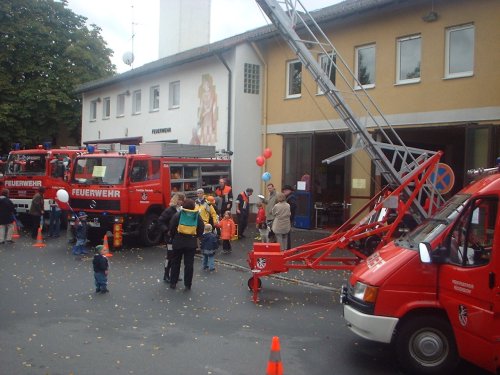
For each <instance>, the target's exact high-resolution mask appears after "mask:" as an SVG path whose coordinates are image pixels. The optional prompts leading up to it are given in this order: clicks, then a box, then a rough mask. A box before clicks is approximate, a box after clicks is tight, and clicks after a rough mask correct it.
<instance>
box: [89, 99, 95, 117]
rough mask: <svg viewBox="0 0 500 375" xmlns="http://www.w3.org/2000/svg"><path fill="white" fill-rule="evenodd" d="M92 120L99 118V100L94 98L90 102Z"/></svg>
mask: <svg viewBox="0 0 500 375" xmlns="http://www.w3.org/2000/svg"><path fill="white" fill-rule="evenodd" d="M89 120H90V121H95V120H97V100H92V101H91V102H90V116H89Z"/></svg>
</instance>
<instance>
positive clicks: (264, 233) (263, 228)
mask: <svg viewBox="0 0 500 375" xmlns="http://www.w3.org/2000/svg"><path fill="white" fill-rule="evenodd" d="M257 207H258V208H259V210H258V211H257V218H256V219H255V226H256V227H257V229H258V230H259V237H260V240H261V241H262V242H269V239H268V234H269V229H268V228H267V223H266V210H265V209H264V204H263V203H262V202H259V203H257ZM256 239H257V238H256Z"/></svg>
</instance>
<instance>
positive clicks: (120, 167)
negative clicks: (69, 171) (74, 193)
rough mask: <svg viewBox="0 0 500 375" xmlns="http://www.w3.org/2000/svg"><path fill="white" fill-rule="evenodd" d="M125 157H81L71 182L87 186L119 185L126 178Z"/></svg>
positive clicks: (76, 163) (78, 159) (76, 164)
mask: <svg viewBox="0 0 500 375" xmlns="http://www.w3.org/2000/svg"><path fill="white" fill-rule="evenodd" d="M125 164H126V160H125V158H124V157H106V156H100V157H80V158H77V159H76V162H75V168H74V170H73V178H72V180H71V182H73V183H77V184H86V185H119V184H123V181H124V180H123V178H124V176H125Z"/></svg>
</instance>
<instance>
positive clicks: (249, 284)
mask: <svg viewBox="0 0 500 375" xmlns="http://www.w3.org/2000/svg"><path fill="white" fill-rule="evenodd" d="M247 285H248V289H250V291H252V292H253V277H251V278H249V279H248V282H247ZM261 289H262V280H261V279H259V278H257V290H261Z"/></svg>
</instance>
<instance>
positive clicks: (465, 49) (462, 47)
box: [445, 25, 474, 78]
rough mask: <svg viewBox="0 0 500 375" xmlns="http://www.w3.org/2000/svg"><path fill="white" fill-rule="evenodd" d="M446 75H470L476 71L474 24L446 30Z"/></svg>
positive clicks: (447, 76) (451, 76)
mask: <svg viewBox="0 0 500 375" xmlns="http://www.w3.org/2000/svg"><path fill="white" fill-rule="evenodd" d="M445 63H446V66H445V77H446V78H457V77H470V76H471V75H472V74H473V73H474V25H464V26H458V27H452V28H449V29H447V30H446V62H445Z"/></svg>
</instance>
